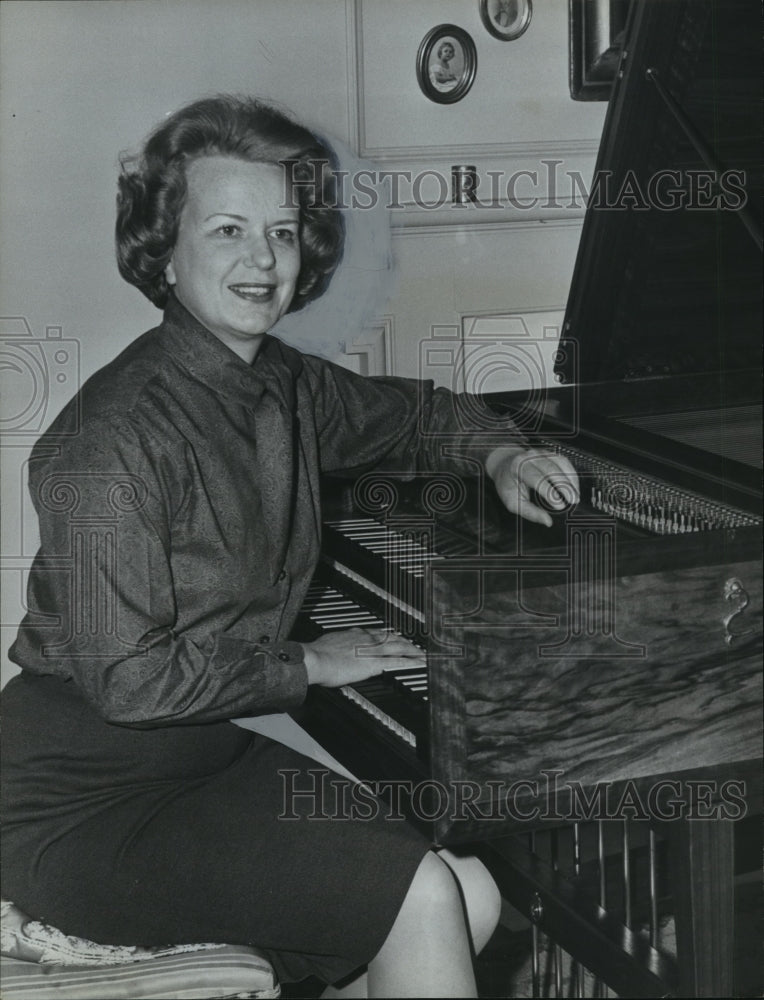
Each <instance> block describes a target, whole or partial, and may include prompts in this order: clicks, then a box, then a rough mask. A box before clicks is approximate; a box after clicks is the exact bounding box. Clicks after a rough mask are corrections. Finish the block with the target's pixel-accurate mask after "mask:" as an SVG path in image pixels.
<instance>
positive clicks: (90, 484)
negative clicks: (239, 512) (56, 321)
mask: <svg viewBox="0 0 764 1000" xmlns="http://www.w3.org/2000/svg"><path fill="white" fill-rule="evenodd" d="M48 448H49V446H48ZM46 450H48V449H46V447H45V445H44V444H43V446H42V447H40V448H38V450H37V456H40V455H43V456H44V454H45V451H46ZM176 450H177V449H176ZM170 452H171V449H170V448H168V447H167V442H158V441H156V440H150V439H148V438H147V434H146V432H145V431H143V430H142V429H141V428H140V427H138V429H136V427H135V426H134V425H133V424H132V423H131V421H129V420H128V419H126V418H125V419H119V418H114V417H112V418H111V419H110V420H108V421H93V422H90V423H89V424H88V425H87V426H86V427H85V428H84V429H83V430H82V431H81V432H80V433H79V434H78V435H77V436H75V437H74V438H73V439H72V440H70V441H69V442H68V443H66V444H65V445H63V446H62V447H61V449H60V454H59V455H58V456H57V457H55V458H53V459H50V458H45V457H36V458H33V461H32V463H31V468H32V471H31V475H30V490H31V493H32V497H33V500H34V503H35V506H36V509H37V513H38V517H39V522H40V535H41V548H40V554H39V555H38V557H37V560H36V562H35V565H34V567H33V570H32V573H31V578H30V585H29V598H28V599H29V613H28V614H27V616H26V619H25V621H24V623H23V624H22V627H21V629H20V632H19V636H18V639H17V641H16V643H15V645H14V647H13V649H12V653H11V656H12V658H13V659H14V660H15V661H16V662H17V663H19V664H21V665H22V666H23V667H25V668H26V669H28V670H31V671H32V672H35V673H58V674H62V675H63V676H66V677H71V678H72V679H73V680H74V682H75V683H76V684H77V685H78V686H79V687H80V688H81V690H82V691H83V693H84V694H85V695H86V697H87V698H88V699H89V700H90V701H91V702H92V703H93V705H94V706H95V707H96V708H97V710H98V711H99V712H100V713H101V714H102V715H103V717H104V718H106V719H107V720H108V721H110V722H114V723H120V724H127V725H139V726H140V725H165V724H168V723H178V722H181V723H182V722H186V721H189V722H190V721H193V722H204V721H211V720H218V719H226V718H232V717H236V716H239V715H247V714H254V713H256V712H267V711H277V710H284V709H286V708H289V707H292V706H294V705H297V704H299V703H300V702H301V701H302V700H303V699H304V697H305V692H306V689H307V676H306V672H305V667H304V664H303V662H302V649H301V647H300V646H299V645H298V644H296V643H288V642H286V643H285V642H281V643H279V642H275V641H271V640H270V639H268V637H265V636H264V637H263V640H264V641H261V642H258V641H252V640H251V639H250V638H246V637H245V636H242V635H241V634H238V635H237V634H236V631H235V629H234V630H231V629H230V628H227V627H224V625H223V623H222V622H218V621H216V615H215V610H216V609H215V605H216V601H217V600H223V598H222V597H221V596H220V595H215V594H210V595H209V598H208V600H207V601H206V604H207V605H208V607H209V609H210V611H209V614H208V615H207V616H206V620H204V617H205V616H204V615H203V614H202V615H198V616H197V618H199V619H200V620H198V621H195V622H191V621H189V615H188V611H185V612H184V609H181V608H179V607H178V600H177V590H178V587H177V584H178V582H179V581H177V580H175V579H174V578H173V567H172V565H171V561H172V550H173V546H174V545H176V544H178V543H179V542H180V538H174V537H173V524H174V523H175V524H176V525H177V524H179V523H180V522H182V521H184V520H186V521H187V520H188V518H189V515H190V516H191V517H192V518H193V509H192V508H193V506H194V503H195V502H196V501H197V500H198V498H195V497H194V495H193V490H192V484H191V483H190V481H189V479H188V477H187V476H186V475H184V473H183V470H182V469H178V468H177V467H176V465H177V459H173V458H171V457H170ZM198 543H199V547H200V552H199V554H198V558H199V560H200V563H199V579H198V582H197V588H198V589H202V588H204V587H205V585H206V582H207V580H209V582H210V583H211V582H212V576H211V575H210V576H209V577H207V578H205V574H204V570H203V559H204V558H205V555H206V553H205V540H204V537H203V535H202V536H201V537H199V539H198ZM215 558H216V556H215V553H214V552H212V551H211V552H209V559H210V560H214V559H215ZM202 603H204V602H202Z"/></svg>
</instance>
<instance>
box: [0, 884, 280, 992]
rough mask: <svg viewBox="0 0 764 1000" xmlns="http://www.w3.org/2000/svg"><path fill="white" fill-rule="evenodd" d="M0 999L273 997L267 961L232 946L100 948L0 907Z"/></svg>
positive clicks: (250, 950)
mask: <svg viewBox="0 0 764 1000" xmlns="http://www.w3.org/2000/svg"><path fill="white" fill-rule="evenodd" d="M1 950H2V968H1V971H0V990H1V991H2V997H3V1000H22V998H25V1000H118V998H119V1000H165V998H166V1000H174V998H177V1000H212V998H219V997H220V998H222V997H278V996H279V995H280V990H279V986H278V984H277V982H276V977H275V974H274V972H273V968H272V967H271V965H270V963H269V962H268V960H267V959H266V958H265V957H264V956H263V955H261V954H260V953H259V952H257V951H256V950H255V949H254V948H247V947H243V946H239V945H219V944H201V945H178V946H174V947H167V948H138V947H118V946H112V945H99V944H95V943H94V942H92V941H85V940H83V939H82V938H75V937H71V936H68V935H65V934H63V933H62V932H61V931H59V930H58V929H57V928H55V927H50V926H49V925H47V924H43V923H41V922H40V921H36V920H30V919H29V918H28V917H27V916H26V914H24V913H23V912H22V911H21V910H19V909H18V908H17V907H15V906H13V904H11V903H7V902H4V903H3V904H2V942H1Z"/></svg>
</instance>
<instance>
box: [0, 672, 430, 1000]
mask: <svg viewBox="0 0 764 1000" xmlns="http://www.w3.org/2000/svg"><path fill="white" fill-rule="evenodd" d="M2 765H3V805H2V816H3V827H4V830H3V896H4V897H5V898H6V899H11V900H12V901H13V902H15V903H16V904H17V905H18V906H20V907H21V908H22V909H23V910H25V911H26V912H28V913H29V914H30V915H32V916H34V917H35V918H37V919H42V920H45V921H47V922H48V923H51V924H53V925H55V926H57V927H59V928H60V929H61V930H63V931H64V932H65V933H67V934H74V935H77V936H80V937H85V938H89V939H91V940H94V941H98V942H99V943H102V944H128V945H145V946H150V945H167V944H179V943H192V942H202V941H215V942H223V943H227V944H251V945H255V946H256V947H258V948H261V949H263V950H264V951H265V952H267V953H268V955H269V957H270V959H271V961H272V963H273V965H274V967H275V969H276V972H277V974H278V976H279V978H280V979H281V980H282V981H296V980H299V979H303V978H305V977H306V976H309V975H314V976H317V977H319V978H321V979H323V980H324V981H325V982H335V981H336V980H338V979H340V978H342V977H343V976H345V975H347V974H349V973H351V972H352V971H354V970H355V969H357V968H359V967H360V966H363V965H364V964H366V963H367V962H368V961H369V960H370V959H372V958H373V957H374V956H375V955H376V953H377V952H378V951H379V949H380V947H381V946H382V944H383V943H384V941H385V938H386V937H387V934H388V932H389V930H390V928H391V927H392V924H393V922H394V920H395V918H396V916H397V913H398V910H399V908H400V906H401V903H402V902H403V898H404V896H405V895H406V892H407V890H408V887H409V885H410V883H411V879H412V878H413V875H414V873H415V871H416V869H417V867H418V865H419V863H420V861H421V859H422V857H423V856H424V854H425V853H426V852H427V850H428V848H429V846H430V845H429V844H428V842H427V841H426V840H425V839H424V838H423V837H421V836H420V835H419V834H417V833H416V832H414V831H413V830H412V829H411V828H409V827H408V826H407V825H406V824H405V823H403V822H401V821H400V820H396V819H391V818H387V817H386V816H385V814H384V810H380V811H379V814H378V815H377V816H376V817H373V818H371V819H342V818H337V817H338V812H339V811H340V810H341V809H342V807H343V805H342V804H343V799H344V801H345V803H347V798H348V797H347V793H348V790H349V787H350V783H349V782H347V781H346V780H345V779H343V778H340V777H339V776H337V775H332V774H331V773H330V772H326V771H323V772H322V769H321V767H320V765H318V764H316V763H315V762H314V761H311V760H309V759H308V758H306V757H303V756H302V755H300V754H297V753H295V752H294V751H292V750H289V749H287V748H286V747H284V746H282V745H281V744H279V743H274V742H273V741H272V740H269V739H266V738H265V737H263V736H259V735H255V734H252V733H250V732H248V731H246V730H244V729H241V728H239V727H237V726H234V725H232V724H231V723H228V722H221V723H214V724H208V725H202V726H191V725H186V726H172V727H163V728H159V729H135V728H129V727H123V726H113V725H110V724H108V723H105V722H104V721H103V720H102V719H100V718H99V717H98V716H97V715H96V713H95V712H94V711H93V710H92V709H91V708H90V706H89V705H88V704H87V703H86V702H85V701H84V699H83V698H82V697H81V696H80V694H79V692H78V690H77V688H76V687H75V685H74V684H73V683H71V682H65V681H61V680H59V679H57V678H53V677H33V676H30V675H25V674H22V675H21V676H19V677H15V678H13V680H11V681H10V683H9V684H8V685H7V686H6V688H5V690H4V692H3V748H2ZM293 772H297V774H294V773H293ZM289 788H291V789H293V790H299V791H304V792H307V793H308V794H305V795H302V796H290V795H289V794H288V790H289ZM369 811H370V810H368V809H367V810H366V812H367V813H368V812H369Z"/></svg>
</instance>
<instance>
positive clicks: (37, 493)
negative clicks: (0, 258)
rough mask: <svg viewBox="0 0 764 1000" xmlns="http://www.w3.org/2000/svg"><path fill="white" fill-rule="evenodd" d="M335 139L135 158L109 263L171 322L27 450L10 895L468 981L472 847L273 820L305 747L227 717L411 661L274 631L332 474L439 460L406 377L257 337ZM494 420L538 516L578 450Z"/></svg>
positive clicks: (56, 910)
mask: <svg viewBox="0 0 764 1000" xmlns="http://www.w3.org/2000/svg"><path fill="white" fill-rule="evenodd" d="M330 158H331V157H330V153H329V151H328V149H327V148H326V147H325V146H324V145H323V144H322V143H320V142H319V141H318V140H317V139H316V137H315V136H314V135H312V134H311V133H310V132H308V131H307V130H306V129H304V128H302V127H300V126H298V125H296V124H294V123H293V122H291V121H290V120H288V119H287V118H285V117H284V116H283V115H281V114H280V113H278V112H276V111H275V110H273V109H271V108H269V107H267V106H265V105H262V104H259V103H258V102H256V101H253V100H246V99H233V98H227V97H223V98H214V99H209V100H204V101H200V102H197V103H195V104H192V105H190V106H188V107H186V108H184V109H182V110H181V111H179V112H177V113H176V114H175V115H174V116H172V117H171V118H169V119H168V120H167V121H166V122H164V123H163V124H162V125H161V126H160V127H159V128H158V129H157V130H156V131H155V132H154V134H153V135H152V136H151V137H150V138H149V140H148V141H147V143H146V146H145V149H144V151H143V155H142V156H141V157H140V158H139V159H138V160H137V161H136V162H133V163H128V164H127V165H126V167H125V169H124V171H123V175H122V177H121V179H120V194H119V214H118V223H117V243H118V259H119V266H120V270H121V273H122V274H123V276H124V277H125V278H126V279H127V280H128V281H129V282H131V283H132V284H134V285H136V286H137V287H138V288H140V290H141V291H142V292H143V293H144V294H145V295H147V296H148V298H149V299H150V300H151V301H152V302H153V303H154V304H156V305H157V306H159V307H160V308H163V309H164V318H163V321H162V323H161V324H160V326H158V327H157V328H156V329H154V330H151V331H149V332H148V333H146V334H144V335H143V336H142V337H140V338H139V339H138V340H137V341H135V342H134V343H133V344H132V345H130V346H129V347H128V348H127V349H126V350H125V351H124V352H123V353H122V354H121V355H120V356H119V357H118V358H116V360H115V361H113V362H112V363H111V364H110V365H108V366H106V368H104V369H102V370H101V371H100V372H98V373H96V375H94V376H93V378H91V379H90V380H89V381H88V383H87V384H86V385H85V386H84V387H83V389H82V391H81V393H80V394H79V396H78V399H77V400H75V401H74V402H73V403H72V404H70V405H68V406H67V407H65V408H64V410H63V411H62V413H61V414H60V415H59V417H58V418H57V419H56V420H55V421H54V423H53V424H52V426H51V427H50V428H49V430H48V431H47V432H46V434H45V435H44V436H43V438H42V439H41V441H40V442H39V444H38V446H37V447H36V449H35V451H34V453H33V457H32V460H31V463H30V489H31V492H32V497H33V499H34V502H35V505H36V508H37V511H38V515H39V520H40V534H41V547H40V551H39V553H38V556H37V559H36V561H35V564H34V567H33V570H32V573H31V577H30V583H29V596H28V607H29V612H28V614H27V616H26V618H25V619H24V622H23V623H22V626H21V628H20V630H19V635H18V638H17V641H16V643H15V644H14V647H13V649H12V657H13V658H14V660H15V662H16V663H18V664H19V665H20V666H21V667H22V672H21V674H20V676H18V677H16V678H14V679H13V680H12V681H11V682H10V684H9V685H8V686H7V688H6V692H5V699H4V712H5V732H4V738H5V742H6V746H5V751H4V754H3V761H4V766H5V770H6V774H5V782H4V785H5V806H4V810H3V815H4V820H5V830H6V832H5V841H4V858H5V865H6V872H5V883H4V893H5V895H6V897H8V898H11V899H13V900H14V902H16V903H17V904H18V905H19V906H21V907H22V908H23V909H24V910H26V911H27V912H28V913H30V914H32V915H34V916H36V917H39V918H43V919H45V920H47V921H48V922H50V923H52V924H55V925H57V926H59V927H60V928H61V929H63V930H64V931H65V932H66V933H69V934H75V935H79V936H82V937H86V938H90V939H92V940H96V941H99V942H101V943H127V944H144V945H151V944H167V943H172V942H191V941H226V942H230V943H253V944H256V945H257V946H258V947H260V948H263V949H265V950H267V951H268V952H269V954H270V957H271V959H272V961H273V963H274V965H275V967H276V970H277V972H278V974H279V976H280V978H281V979H282V980H298V979H301V978H303V977H305V976H307V975H310V974H313V975H317V976H319V977H321V978H323V979H324V980H325V981H326V982H327V983H335V982H337V981H338V980H340V979H342V978H343V977H348V976H350V977H351V980H352V979H353V977H356V976H357V975H359V974H360V973H361V972H362V971H363V969H364V967H366V966H368V979H366V978H362V979H355V980H354V981H353V982H352V984H351V986H349V987H346V989H347V990H350V991H356V992H357V993H360V992H362V991H364V990H368V993H369V995H376V996H405V995H409V996H425V995H432V996H470V995H475V983H474V978H473V974H472V966H471V949H472V948H474V949H475V950H479V949H480V947H482V945H483V944H485V942H486V941H487V939H488V938H489V937H490V935H491V933H492V931H493V929H494V926H495V923H496V920H497V917H498V896H497V893H496V890H495V887H494V886H493V883H492V881H491V879H490V877H489V876H488V874H487V872H486V871H485V870H484V869H483V868H482V866H480V865H479V863H478V862H477V861H476V860H474V859H470V858H466V859H458V858H455V857H452V856H451V855H449V854H448V852H441V853H439V854H436V853H434V852H433V851H431V850H430V845H429V844H428V843H427V842H426V841H425V840H424V839H423V838H421V837H420V836H419V835H418V834H416V833H414V832H413V831H411V830H410V829H409V828H408V827H407V826H406V825H405V824H402V823H395V822H389V821H385V820H384V819H382V818H380V819H379V821H375V822H344V821H343V822H334V823H332V822H323V821H321V820H315V819H314V820H310V819H308V818H303V819H301V820H300V821H297V822H295V821H292V822H285V821H283V820H281V821H280V820H279V814H280V813H281V812H282V810H283V801H282V800H283V784H282V782H281V781H280V776H279V772H280V771H283V770H284V769H298V770H300V771H302V770H305V769H306V768H308V767H310V766H311V762H310V761H308V760H306V759H305V758H303V757H301V756H299V755H297V754H295V753H294V752H293V751H291V750H288V749H286V748H285V747H283V746H282V745H280V744H278V743H274V742H272V741H270V740H267V739H266V738H264V737H262V736H256V735H253V734H252V733H249V732H247V731H245V730H243V729H241V728H238V727H236V726H234V725H232V724H231V723H230V721H229V720H231V719H233V718H237V717H241V716H247V715H255V714H260V713H268V712H273V711H285V710H288V709H290V708H293V707H296V706H298V705H299V704H300V703H301V702H302V701H303V699H304V697H305V694H306V690H307V687H308V685H309V684H323V685H328V686H336V685H340V684H345V683H351V682H353V681H357V680H360V679H362V678H365V677H368V676H371V675H373V674H375V673H378V672H379V671H380V670H381V669H382V667H383V666H386V667H387V666H396V665H400V664H403V663H410V662H411V661H412V660H413V661H415V662H416V661H417V660H418V659H419V658H420V655H421V654H420V653H419V651H418V650H417V649H416V648H415V647H413V646H412V645H410V644H409V643H407V642H406V641H405V640H404V639H402V638H395V637H389V638H388V639H386V641H384V642H383V643H380V645H379V655H377V656H372V657H370V656H366V655H365V656H363V657H356V656H355V655H354V650H355V648H356V646H358V645H359V643H360V644H361V645H365V646H366V647H367V648H368V645H369V642H370V637H369V635H368V634H366V633H362V632H359V631H357V630H351V631H349V632H347V633H342V634H336V633H335V634H333V635H331V636H329V637H324V638H320V639H318V640H316V641H315V642H313V643H308V644H299V643H296V642H293V641H290V639H289V635H290V630H291V628H292V625H293V623H294V621H295V616H296V614H297V611H298V609H299V607H300V605H301V602H302V600H303V597H304V595H305V592H306V589H307V586H308V584H309V582H310V578H311V575H312V572H313V569H314V567H315V565H316V560H317V557H318V548H319V524H320V511H319V509H318V501H317V496H318V493H317V485H318V483H317V479H318V474H319V472H320V471H329V472H332V471H333V472H339V471H341V472H345V473H349V474H351V473H355V472H358V471H361V470H364V469H367V468H369V467H372V466H380V467H381V466H384V467H388V468H396V469H402V470H407V469H413V468H414V467H415V466H416V465H423V466H425V467H426V466H430V467H432V466H433V465H434V464H435V457H434V456H433V455H432V454H430V453H429V447H431V446H428V444H427V439H421V438H420V436H419V434H418V426H419V420H420V402H421V398H420V392H419V388H418V386H417V384H416V383H414V382H409V381H406V380H401V379H392V378H390V379H361V378H359V377H357V376H354V375H352V374H350V373H348V372H346V371H344V370H343V369H340V368H337V367H335V366H333V365H331V364H328V363H326V362H324V361H321V360H319V359H317V358H313V357H309V356H303V355H300V354H298V353H297V352H296V351H294V350H291V349H289V348H287V347H286V346H284V345H282V344H281V343H279V341H278V340H276V339H274V338H273V337H271V336H270V335H269V333H268V331H269V330H270V329H271V327H272V326H273V325H274V324H275V323H276V321H277V320H278V319H279V317H280V316H282V315H284V313H286V312H287V311H288V310H290V309H296V308H299V307H300V306H302V305H304V304H305V303H307V302H308V301H310V300H311V298H313V297H315V296H317V295H319V294H320V293H321V292H322V291H323V289H324V288H325V286H326V284H327V282H328V280H329V277H330V275H331V272H332V270H333V269H334V267H335V266H336V264H337V261H338V259H339V257H340V253H341V246H342V226H341V221H340V217H339V213H338V211H337V209H336V208H335V207H333V203H332V199H331V190H330V189H331V173H330V171H328V170H324V169H322V168H321V167H320V166H319V165H318V164H320V163H321V162H324V163H325V162H326V161H328V160H329V159H330ZM423 410H424V412H423V413H421V419H422V420H424V422H425V426H426V428H427V429H428V430H430V431H432V430H451V431H455V432H458V431H459V428H458V425H457V424H456V423H455V418H454V415H453V414H454V408H453V405H452V399H451V397H450V395H449V394H448V393H445V392H443V391H433V390H432V388H431V387H425V389H424V404H423ZM511 431H512V428H511V427H509V428H508V444H507V447H505V448H501V449H496V450H494V451H493V452H491V454H490V455H487V456H486V467H487V469H488V471H489V474H491V475H492V476H493V478H494V481H495V482H496V484H497V488H498V489H499V491H500V493H501V494H502V495H503V497H504V499H505V502H506V503H507V505H508V506H509V507H511V508H512V509H514V510H518V511H520V512H521V513H523V514H525V515H527V516H530V517H533V518H535V519H537V520H542V521H546V522H548V521H549V516H548V514H546V513H545V512H544V511H541V510H540V509H538V508H536V507H535V506H533V504H532V503H531V502H530V499H529V498H530V495H531V491H532V490H534V489H538V490H539V491H540V492H542V493H543V494H544V495H545V496H546V497H547V499H548V500H549V501H550V502H551V504H552V505H553V506H560V505H561V504H562V499H561V497H560V495H559V490H556V489H555V486H557V487H558V488H562V487H564V486H565V484H567V483H568V481H569V478H570V474H571V470H570V469H569V468H567V467H565V466H564V465H561V464H560V462H559V461H558V460H557V459H555V458H553V457H550V456H546V455H543V454H537V453H527V452H524V451H523V449H522V446H521V445H520V444H518V443H513V437H512V433H511ZM473 443H474V442H473ZM478 447H479V446H478ZM454 467H456V468H458V463H455V464H454ZM295 808H296V809H298V810H299V809H300V808H301V806H300V802H299V801H298V802H296V803H295ZM313 811H314V805H313V804H311V805H310V807H308V806H304V807H303V812H304V813H305V814H307V813H309V812H313ZM316 811H317V812H319V813H320V812H321V808H320V804H319V806H318V808H317V810H316ZM327 812H331V809H328V810H327ZM454 872H455V874H456V878H455V877H454ZM457 879H458V881H457ZM463 900H464V902H463ZM465 911H466V918H465Z"/></svg>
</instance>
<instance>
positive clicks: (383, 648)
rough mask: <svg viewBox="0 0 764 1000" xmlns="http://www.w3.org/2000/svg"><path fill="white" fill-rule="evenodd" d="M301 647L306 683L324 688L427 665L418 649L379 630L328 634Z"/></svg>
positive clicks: (354, 630) (398, 636) (407, 641)
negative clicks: (384, 672)
mask: <svg viewBox="0 0 764 1000" xmlns="http://www.w3.org/2000/svg"><path fill="white" fill-rule="evenodd" d="M303 648H304V651H305V669H306V670H307V672H308V683H309V684H321V685H323V687H341V686H342V685H343V684H353V683H355V682H356V681H363V680H366V678H367V677H373V676H374V675H375V674H381V673H382V672H383V671H384V670H400V669H402V668H404V667H416V666H422V667H424V666H425V663H426V659H425V654H424V652H423V651H422V650H421V649H419V648H418V647H417V646H415V645H414V644H413V643H412V642H409V640H408V639H404V638H403V636H400V635H395V634H393V633H391V632H387V631H385V630H384V629H381V628H353V629H348V630H347V631H343V632H327V634H326V635H322V636H321V638H320V639H316V640H315V642H306V643H305V644H304V646H303Z"/></svg>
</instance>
